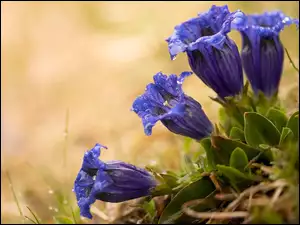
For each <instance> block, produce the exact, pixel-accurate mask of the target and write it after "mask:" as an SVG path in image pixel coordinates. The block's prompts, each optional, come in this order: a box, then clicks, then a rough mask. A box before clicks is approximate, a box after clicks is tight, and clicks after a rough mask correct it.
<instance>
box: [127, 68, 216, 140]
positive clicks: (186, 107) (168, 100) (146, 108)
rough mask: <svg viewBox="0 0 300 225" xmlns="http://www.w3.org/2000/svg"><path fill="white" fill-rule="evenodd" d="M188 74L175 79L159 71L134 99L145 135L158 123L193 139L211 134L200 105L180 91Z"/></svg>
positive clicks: (134, 109) (135, 110) (135, 109)
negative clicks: (152, 81) (152, 80)
mask: <svg viewBox="0 0 300 225" xmlns="http://www.w3.org/2000/svg"><path fill="white" fill-rule="evenodd" d="M191 74H192V72H183V73H181V75H180V76H179V77H177V76H176V75H175V74H171V75H170V76H167V75H164V74H162V73H161V72H159V73H157V74H156V75H154V77H153V79H154V83H150V84H148V85H147V87H146V90H145V93H144V94H143V95H141V96H139V97H137V98H136V100H135V101H134V103H133V106H132V110H133V111H134V112H135V113H136V114H137V115H138V116H139V117H140V118H141V119H142V122H143V125H144V131H145V134H146V135H151V133H152V127H153V126H154V125H155V124H156V122H157V121H159V120H160V121H161V122H162V123H163V125H164V126H166V127H167V128H168V129H169V130H170V131H171V132H173V133H175V134H180V135H183V136H187V137H190V138H194V139H196V140H200V139H202V138H204V137H206V136H209V135H210V134H211V132H212V129H213V126H212V124H211V122H210V121H209V119H208V118H207V116H206V115H205V113H204V111H203V110H202V107H201V105H200V104H199V103H198V102H197V101H196V100H194V99H193V98H191V97H189V96H187V95H186V94H184V92H183V90H182V83H183V81H184V79H185V77H187V76H189V75H191Z"/></svg>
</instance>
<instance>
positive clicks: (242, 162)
mask: <svg viewBox="0 0 300 225" xmlns="http://www.w3.org/2000/svg"><path fill="white" fill-rule="evenodd" d="M247 164H248V157H247V155H246V153H245V152H244V150H243V149H241V148H239V147H237V148H236V149H234V151H233V152H232V153H231V156H230V166H231V167H234V168H236V169H238V170H239V171H242V172H243V171H244V168H245V167H246V166H247Z"/></svg>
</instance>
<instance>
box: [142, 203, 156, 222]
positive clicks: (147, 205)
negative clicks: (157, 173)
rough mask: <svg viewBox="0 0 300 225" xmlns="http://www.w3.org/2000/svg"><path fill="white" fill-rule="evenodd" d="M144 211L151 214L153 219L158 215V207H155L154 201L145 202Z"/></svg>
mask: <svg viewBox="0 0 300 225" xmlns="http://www.w3.org/2000/svg"><path fill="white" fill-rule="evenodd" d="M142 207H143V209H144V210H145V211H146V212H147V213H148V214H149V216H150V217H151V219H152V218H153V217H154V216H155V214H156V207H155V202H154V200H153V199H151V200H150V201H149V202H148V201H144V202H143V205H142Z"/></svg>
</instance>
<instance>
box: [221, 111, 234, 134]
mask: <svg viewBox="0 0 300 225" xmlns="http://www.w3.org/2000/svg"><path fill="white" fill-rule="evenodd" d="M219 121H220V122H219V123H220V127H222V128H223V130H224V132H225V133H226V134H227V135H229V132H230V129H231V126H232V121H231V119H230V117H229V116H228V115H227V113H226V110H225V108H223V107H221V108H220V109H219Z"/></svg>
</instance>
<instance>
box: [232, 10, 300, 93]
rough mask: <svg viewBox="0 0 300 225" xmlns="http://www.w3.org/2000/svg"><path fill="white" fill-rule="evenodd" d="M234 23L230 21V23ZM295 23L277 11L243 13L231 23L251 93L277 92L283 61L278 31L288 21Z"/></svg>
mask: <svg viewBox="0 0 300 225" xmlns="http://www.w3.org/2000/svg"><path fill="white" fill-rule="evenodd" d="M233 23H234V22H233ZM293 23H295V24H297V25H298V24H299V20H296V19H292V18H290V17H288V16H286V15H284V14H283V13H282V12H280V11H273V12H265V13H263V14H253V15H247V17H246V18H245V20H243V21H240V23H238V24H234V28H235V29H237V30H238V31H239V32H240V33H241V36H242V39H243V49H242V52H241V56H242V63H243V67H244V70H245V72H246V75H247V77H248V80H249V81H250V83H251V86H252V89H253V91H254V93H256V94H257V93H258V91H261V92H263V93H264V94H265V95H266V96H272V95H273V94H276V93H277V91H278V87H279V83H280V79H281V74H282V69H283V60H284V49H283V48H284V47H283V45H282V43H281V41H280V38H279V34H280V32H281V31H282V30H283V28H284V27H285V26H287V25H291V24H293Z"/></svg>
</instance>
